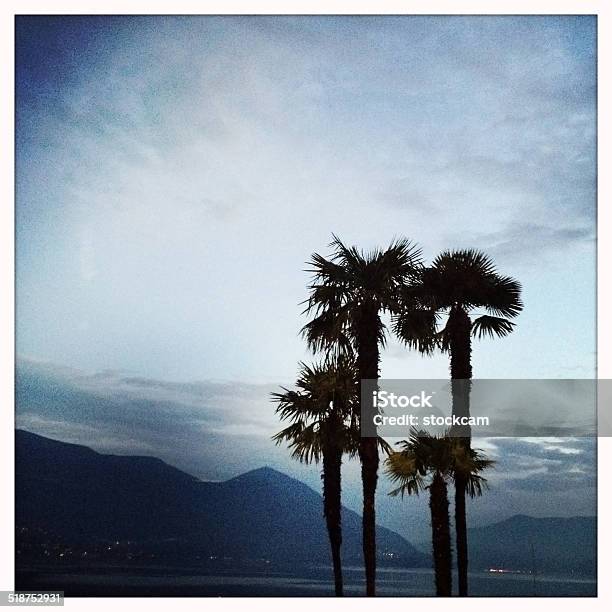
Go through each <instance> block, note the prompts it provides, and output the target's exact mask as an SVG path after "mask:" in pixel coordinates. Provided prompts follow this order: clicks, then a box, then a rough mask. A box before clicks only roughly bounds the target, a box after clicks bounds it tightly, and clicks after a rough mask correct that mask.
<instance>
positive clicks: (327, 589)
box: [17, 567, 597, 597]
mask: <svg viewBox="0 0 612 612" xmlns="http://www.w3.org/2000/svg"><path fill="white" fill-rule="evenodd" d="M343 571H344V581H345V594H346V595H349V596H358V595H363V592H364V589H365V587H364V579H363V568H359V567H347V568H344V569H343ZM17 581H18V584H17V588H19V589H23V590H35V589H39V590H54V589H55V590H63V591H65V592H66V596H68V597H69V596H71V595H72V596H79V597H81V596H106V597H109V596H121V597H126V596H141V597H142V596H169V597H180V596H202V597H205V596H215V597H218V596H229V597H231V596H268V597H275V596H284V597H287V596H296V597H317V596H331V595H333V582H332V580H331V569H329V568H312V569H308V570H306V569H304V570H301V571H300V573H299V574H289V573H286V574H284V573H273V572H261V573H253V574H251V575H236V574H231V573H227V574H215V575H210V574H208V575H201V574H196V573H189V572H184V573H180V572H177V571H176V570H163V569H161V568H160V569H157V570H151V569H142V570H140V571H134V570H131V571H130V573H124V572H122V571H121V570H119V569H118V568H115V569H113V570H112V571H102V570H99V569H98V570H92V569H90V570H89V571H87V572H86V573H84V572H82V571H79V572H76V571H75V572H71V571H65V572H62V573H43V572H21V573H19V574H18V576H17ZM454 586H455V587H456V576H455V578H454ZM377 594H378V595H379V596H383V597H393V596H395V597H398V596H403V597H410V596H413V597H414V596H431V595H434V594H435V591H434V577H433V572H432V570H427V569H389V568H381V569H379V570H378V577H377ZM470 594H471V595H472V596H497V597H516V596H523V597H532V596H534V595H535V596H540V597H542V596H545V597H546V596H555V597H564V596H565V597H580V596H583V597H589V596H590V597H593V596H596V595H597V584H596V581H595V580H589V579H586V578H585V579H580V578H566V577H560V576H537V577H536V580H535V581H534V579H533V577H532V576H530V575H528V574H490V573H488V572H471V573H470Z"/></svg>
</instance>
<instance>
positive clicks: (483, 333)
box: [394, 249, 523, 596]
mask: <svg viewBox="0 0 612 612" xmlns="http://www.w3.org/2000/svg"><path fill="white" fill-rule="evenodd" d="M403 298H404V299H403V302H404V308H403V309H402V312H401V314H400V315H398V316H396V317H395V319H394V331H395V332H396V334H397V335H398V336H399V337H400V338H401V339H403V340H404V342H406V344H407V345H408V346H409V347H412V348H418V349H419V350H421V351H422V352H424V353H430V352H432V351H433V350H434V349H435V348H436V347H439V348H441V349H442V350H443V351H445V352H448V353H449V354H450V372H451V385H452V395H453V415H457V416H469V414H470V389H471V379H472V363H471V356H472V337H473V336H474V337H477V338H479V339H480V338H483V337H487V336H489V337H491V338H494V337H504V336H507V335H508V334H509V333H510V332H512V330H513V329H514V325H515V324H514V323H513V322H512V321H511V319H513V318H514V317H516V316H517V315H518V314H519V313H520V312H521V310H522V309H523V303H522V301H521V285H520V283H518V282H517V281H516V280H514V279H513V278H511V277H509V276H502V275H500V274H499V273H498V272H497V270H496V268H495V266H494V264H493V262H492V260H491V259H490V258H489V257H487V256H486V255H485V254H484V253H482V252H480V251H476V250H473V249H468V250H459V251H445V252H443V253H441V254H440V255H438V257H437V258H436V259H435V260H434V262H433V264H432V266H431V267H429V268H424V269H423V270H422V271H421V274H420V280H419V282H418V283H415V284H413V285H412V286H410V287H409V288H407V289H405V290H404V295H403ZM480 309H482V310H484V311H485V312H484V313H476V311H477V310H480ZM474 314H476V316H475V318H474ZM444 316H446V323H445V324H443V325H442V320H443V317H444ZM452 435H454V436H457V437H458V438H460V439H461V440H462V443H463V444H464V446H465V447H466V448H467V449H469V446H470V443H471V430H470V428H469V426H462V427H460V428H456V429H455V430H454V431H453V432H452ZM467 487H468V483H466V482H465V481H464V479H462V478H461V477H459V478H456V479H455V531H456V540H457V569H458V574H459V595H461V596H466V595H467V594H468V543H467V523H466V508H465V500H466V489H467Z"/></svg>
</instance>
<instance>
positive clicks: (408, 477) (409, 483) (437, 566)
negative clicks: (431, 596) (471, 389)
mask: <svg viewBox="0 0 612 612" xmlns="http://www.w3.org/2000/svg"><path fill="white" fill-rule="evenodd" d="M400 445H401V446H402V450H401V451H398V452H396V453H391V454H390V455H389V457H388V458H387V461H386V470H385V471H386V473H387V475H388V476H389V478H390V479H391V481H392V482H394V483H396V484H398V485H399V486H398V487H397V488H396V489H394V490H393V491H391V492H390V493H389V494H390V495H400V494H401V496H402V497H403V496H404V495H406V494H407V495H418V494H419V492H420V491H422V490H424V489H428V490H429V510H430V515H431V544H432V555H433V561H434V572H435V583H436V595H441V596H447V597H449V596H450V595H452V551H451V537H450V518H449V514H448V486H447V482H448V481H449V480H451V479H452V480H455V481H456V479H457V478H462V479H463V480H464V481H465V482H466V487H467V491H468V492H469V494H470V495H471V496H475V495H482V490H483V488H484V487H486V479H484V478H483V477H482V476H480V472H482V471H483V470H484V469H486V468H487V467H489V466H490V465H492V463H493V462H492V461H490V460H489V459H486V458H485V457H484V456H483V455H482V454H480V453H479V452H478V451H475V450H473V449H466V447H465V445H463V444H461V443H460V441H459V440H458V439H457V438H452V437H449V436H448V435H445V436H432V435H430V434H429V433H427V432H425V431H417V430H416V429H412V430H411V432H410V439H409V440H404V441H403V442H400Z"/></svg>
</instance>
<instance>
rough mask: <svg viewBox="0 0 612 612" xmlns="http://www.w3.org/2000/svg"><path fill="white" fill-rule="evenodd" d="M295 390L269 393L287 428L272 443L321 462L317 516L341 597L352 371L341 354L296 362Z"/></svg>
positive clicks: (352, 451)
mask: <svg viewBox="0 0 612 612" xmlns="http://www.w3.org/2000/svg"><path fill="white" fill-rule="evenodd" d="M296 386H297V390H288V389H284V388H283V392H282V393H273V394H272V399H273V401H275V402H276V403H277V404H278V407H277V413H278V414H279V415H280V418H281V419H282V420H287V421H291V424H290V425H289V426H288V427H286V428H285V429H283V430H282V431H280V432H279V433H277V434H276V435H275V436H274V438H273V439H274V440H275V441H276V442H277V444H280V443H282V442H287V443H288V444H289V448H290V449H291V450H292V456H293V457H294V458H295V459H298V460H299V461H303V462H306V463H311V462H314V463H319V462H321V461H322V463H323V471H322V480H323V512H324V515H325V520H326V524H327V531H328V534H329V541H330V545H331V553H332V564H333V570H334V584H335V593H336V595H338V596H341V595H342V594H343V582H342V564H341V558H340V549H341V545H342V522H341V466H342V456H343V454H344V453H348V454H349V455H353V456H354V455H356V453H357V448H358V438H359V431H358V429H357V422H356V419H355V413H356V407H355V403H356V402H358V395H357V370H356V367H355V362H354V360H353V359H352V358H350V357H348V356H345V355H342V356H335V357H330V358H328V359H326V360H325V361H324V362H323V363H320V364H315V365H313V366H308V365H305V364H301V367H300V373H299V377H298V380H297V383H296Z"/></svg>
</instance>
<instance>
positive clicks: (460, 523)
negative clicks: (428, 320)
mask: <svg viewBox="0 0 612 612" xmlns="http://www.w3.org/2000/svg"><path fill="white" fill-rule="evenodd" d="M448 327H449V331H450V356H451V379H452V381H451V384H452V393H453V415H456V416H466V417H469V416H470V388H471V379H472V363H471V359H472V335H471V332H472V322H471V321H470V318H469V316H468V314H467V313H466V312H465V310H464V309H463V308H461V307H459V306H457V307H454V308H453V309H451V313H450V316H449V321H448ZM452 434H453V435H455V436H458V437H459V438H460V439H461V441H462V443H463V444H464V445H465V446H466V447H467V448H469V447H470V443H471V429H470V427H469V425H466V426H460V427H457V428H455V430H454V431H453V432H452ZM465 496H466V481H465V478H464V477H463V476H461V475H460V474H457V475H456V476H455V535H456V543H457V573H458V577H459V596H460V597H466V596H467V595H468V539H467V515H466V506H465Z"/></svg>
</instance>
